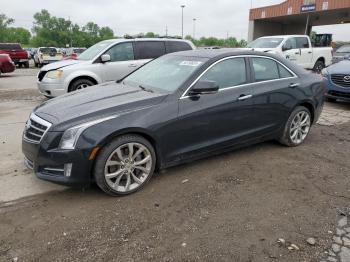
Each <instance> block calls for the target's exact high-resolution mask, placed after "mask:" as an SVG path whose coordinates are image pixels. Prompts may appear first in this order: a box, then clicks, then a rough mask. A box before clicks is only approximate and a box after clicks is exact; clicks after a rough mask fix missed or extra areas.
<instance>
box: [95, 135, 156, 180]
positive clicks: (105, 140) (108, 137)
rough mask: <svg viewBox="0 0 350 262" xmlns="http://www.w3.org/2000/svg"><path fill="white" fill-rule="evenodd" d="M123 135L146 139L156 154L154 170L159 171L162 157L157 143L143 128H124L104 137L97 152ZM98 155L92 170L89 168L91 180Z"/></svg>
mask: <svg viewBox="0 0 350 262" xmlns="http://www.w3.org/2000/svg"><path fill="white" fill-rule="evenodd" d="M123 135H138V136H141V137H143V138H144V139H146V140H147V141H148V142H150V144H151V145H152V146H153V149H154V151H155V154H156V158H157V159H156V170H159V168H160V167H161V163H162V157H161V153H160V148H159V143H158V142H157V139H156V138H155V136H154V135H153V134H151V133H150V132H149V131H148V130H145V129H143V128H126V129H122V130H118V131H116V132H114V133H111V134H109V135H108V136H106V137H105V138H104V139H103V140H101V141H100V142H99V143H98V146H99V148H100V149H99V151H100V150H101V149H102V148H103V147H104V146H106V145H107V144H108V143H109V142H111V141H112V140H113V139H116V138H117V137H120V136H123ZM98 155H99V152H97V154H96V156H95V158H94V160H93V164H92V168H91V174H90V176H91V178H93V169H94V166H95V162H96V159H97V157H98Z"/></svg>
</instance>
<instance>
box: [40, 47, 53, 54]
mask: <svg viewBox="0 0 350 262" xmlns="http://www.w3.org/2000/svg"><path fill="white" fill-rule="evenodd" d="M40 53H42V54H51V53H57V49H56V48H51V47H44V48H40Z"/></svg>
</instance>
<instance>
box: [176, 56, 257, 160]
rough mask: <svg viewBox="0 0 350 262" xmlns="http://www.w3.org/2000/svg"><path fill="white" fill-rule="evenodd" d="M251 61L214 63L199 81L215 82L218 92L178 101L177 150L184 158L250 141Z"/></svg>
mask: <svg viewBox="0 0 350 262" xmlns="http://www.w3.org/2000/svg"><path fill="white" fill-rule="evenodd" d="M247 61H248V60H246V59H245V58H243V57H240V58H238V57H237V58H229V59H224V60H222V61H220V62H217V63H216V64H214V65H213V66H212V67H211V68H209V69H208V70H207V71H206V72H205V73H204V74H203V75H202V76H201V78H200V80H209V81H215V82H216V83H217V84H218V85H219V88H220V89H219V92H217V93H215V94H203V95H200V96H199V97H191V96H187V95H186V94H185V95H184V96H183V97H182V98H181V99H180V100H179V120H178V122H179V123H178V126H179V130H178V132H177V134H176V135H177V136H178V137H177V138H175V141H179V143H177V145H176V148H177V150H175V149H174V150H171V151H173V154H174V155H182V158H185V157H188V156H192V155H197V154H201V153H205V152H209V151H212V150H216V149H219V148H224V147H228V146H230V145H232V144H234V143H240V142H243V141H246V140H247V139H249V138H250V137H251V136H252V134H253V133H254V125H255V124H254V122H253V118H254V113H253V109H252V105H253V104H252V99H251V98H252V96H251V94H252V87H251V85H250V84H249V75H248V63H247Z"/></svg>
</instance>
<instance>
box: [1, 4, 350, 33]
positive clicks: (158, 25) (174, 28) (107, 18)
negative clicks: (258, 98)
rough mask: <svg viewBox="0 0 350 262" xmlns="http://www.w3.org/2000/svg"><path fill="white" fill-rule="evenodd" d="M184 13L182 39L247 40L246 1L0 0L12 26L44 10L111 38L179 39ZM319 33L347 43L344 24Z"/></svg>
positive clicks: (30, 21)
mask: <svg viewBox="0 0 350 262" xmlns="http://www.w3.org/2000/svg"><path fill="white" fill-rule="evenodd" d="M281 2H282V0H253V6H254V7H258V6H264V5H270V4H277V3H281ZM182 4H184V5H186V7H185V9H184V34H185V35H187V34H189V35H192V34H193V18H196V19H197V22H196V37H200V36H215V37H220V38H226V35H227V34H228V35H229V36H234V37H236V38H239V39H241V38H244V39H246V38H247V35H248V13H249V8H250V5H251V1H250V0H99V1H96V0H47V1H43V0H10V1H9V0H0V13H5V14H6V15H7V16H8V17H12V18H14V19H15V24H14V26H21V27H25V28H27V29H31V28H32V24H33V15H34V13H35V12H38V11H40V10H41V9H47V10H48V11H49V12H50V14H51V15H54V16H58V17H64V18H66V19H68V18H69V17H70V19H71V20H72V21H73V22H74V23H78V24H79V25H81V26H82V25H84V24H86V23H87V22H88V21H94V22H95V23H97V24H99V25H100V26H109V27H111V28H112V29H113V30H114V34H115V35H117V36H122V35H124V34H126V33H128V34H137V33H140V32H149V31H152V32H155V33H159V34H164V35H165V28H166V26H167V27H168V34H169V35H181V8H180V5H182ZM315 29H316V31H317V32H318V33H334V39H335V40H349V34H345V33H344V32H346V31H347V32H349V30H350V26H349V25H337V26H326V27H317V28H315Z"/></svg>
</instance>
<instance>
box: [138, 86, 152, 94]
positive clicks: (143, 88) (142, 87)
mask: <svg viewBox="0 0 350 262" xmlns="http://www.w3.org/2000/svg"><path fill="white" fill-rule="evenodd" d="M139 88H141V89H142V90H143V91H146V92H150V93H154V92H153V90H151V89H148V88H146V87H144V86H142V85H139Z"/></svg>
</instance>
